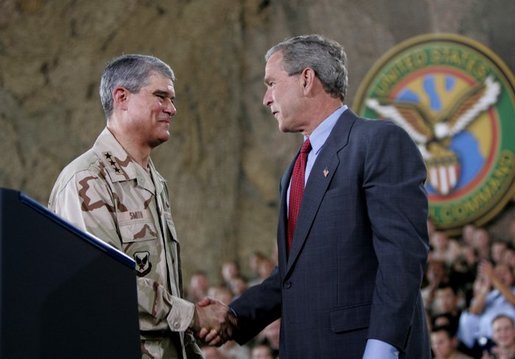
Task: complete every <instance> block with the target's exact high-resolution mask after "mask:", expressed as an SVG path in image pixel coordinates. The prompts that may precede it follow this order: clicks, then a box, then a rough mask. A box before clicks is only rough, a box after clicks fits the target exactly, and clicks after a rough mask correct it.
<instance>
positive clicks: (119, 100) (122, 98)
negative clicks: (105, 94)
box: [113, 87, 130, 110]
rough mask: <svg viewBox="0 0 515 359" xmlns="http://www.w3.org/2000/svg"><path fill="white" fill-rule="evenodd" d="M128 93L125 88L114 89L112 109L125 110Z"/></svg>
mask: <svg viewBox="0 0 515 359" xmlns="http://www.w3.org/2000/svg"><path fill="white" fill-rule="evenodd" d="M129 95H130V93H129V91H128V90H127V89H126V88H125V87H115V88H114V90H113V108H120V109H122V110H126V109H127V103H128V99H129Z"/></svg>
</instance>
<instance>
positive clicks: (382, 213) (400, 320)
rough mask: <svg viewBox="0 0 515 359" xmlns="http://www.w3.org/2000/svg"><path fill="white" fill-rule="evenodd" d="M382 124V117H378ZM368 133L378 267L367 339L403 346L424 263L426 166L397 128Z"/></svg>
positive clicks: (369, 197) (368, 191)
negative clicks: (380, 118) (371, 139)
mask: <svg viewBox="0 0 515 359" xmlns="http://www.w3.org/2000/svg"><path fill="white" fill-rule="evenodd" d="M381 122H382V121H381ZM376 129H377V130H378V131H376V132H375V133H372V136H371V138H373V139H374V140H373V141H368V145H367V151H366V156H365V162H364V169H363V173H364V177H363V189H364V191H365V197H366V205H367V209H368V216H369V219H370V223H371V226H372V232H373V246H374V250H375V254H376V256H377V259H378V271H377V275H376V284H375V290H374V294H373V301H372V311H371V316H370V318H371V319H370V327H369V335H368V337H369V338H371V339H378V340H381V341H384V342H387V343H390V344H392V345H394V346H395V347H397V348H399V349H400V350H403V349H404V348H405V346H406V343H407V340H408V338H409V333H410V330H411V327H412V323H413V318H414V315H417V314H416V313H417V312H418V311H417V307H418V306H420V305H421V303H420V285H421V281H422V276H423V273H424V268H425V265H426V261H427V254H428V250H429V246H428V234H427V196H426V192H425V189H424V182H425V179H426V170H425V165H424V162H423V160H422V156H421V155H420V152H419V150H418V148H417V147H416V146H415V144H414V143H413V141H412V140H411V138H409V136H408V135H407V133H406V132H405V131H404V130H403V129H401V128H400V127H398V126H396V125H393V124H390V123H384V125H383V126H377V127H376Z"/></svg>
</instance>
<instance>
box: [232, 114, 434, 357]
mask: <svg viewBox="0 0 515 359" xmlns="http://www.w3.org/2000/svg"><path fill="white" fill-rule="evenodd" d="M293 163H294V161H293V162H292V164H291V165H290V167H289V168H288V170H287V171H286V172H285V174H284V175H283V177H282V179H281V206H280V213H279V225H278V235H277V244H278V247H279V265H278V267H277V268H276V270H275V271H274V273H273V274H272V275H271V276H270V278H268V279H267V280H265V281H264V282H263V283H262V284H261V285H258V286H255V287H252V288H250V289H248V290H247V292H245V293H244V294H243V295H242V296H241V297H240V298H239V299H237V300H236V301H235V302H233V303H232V304H231V308H232V309H233V310H234V311H235V312H236V313H237V315H238V318H239V321H240V329H239V331H238V332H237V336H236V340H237V341H238V342H240V343H243V342H246V341H247V340H249V339H251V338H252V337H253V336H255V335H256V334H257V333H258V332H259V331H260V330H261V329H262V328H263V327H264V326H266V325H267V324H268V323H270V322H271V321H273V320H275V319H277V318H279V317H281V334H280V335H281V347H280V356H281V359H286V358H288V359H292V358H294V359H295V358H324V359H326V358H338V359H341V358H349V359H356V358H361V357H362V355H363V352H364V348H365V345H366V341H367V339H368V338H375V339H379V340H382V341H384V342H387V343H389V344H391V345H394V346H395V347H397V348H398V349H399V350H400V351H401V358H410V359H411V358H413V359H425V358H430V357H431V356H430V346H429V339H428V333H427V327H426V322H425V315H424V308H423V304H422V299H421V297H420V284H421V280H422V276H423V271H424V268H425V264H426V260H427V253H428V248H429V247H428V238H427V222H426V220H427V197H426V193H425V190H424V181H425V178H426V171H425V166H424V162H423V160H422V158H421V156H420V153H419V151H418V149H417V147H416V146H415V144H414V143H413V141H412V140H411V139H410V138H409V136H408V135H407V134H406V132H405V131H404V130H403V129H401V128H400V127H398V126H396V125H394V124H392V123H389V122H386V121H369V120H364V119H361V118H358V117H357V116H356V115H355V114H353V113H352V112H351V111H350V110H347V111H345V112H344V113H343V114H342V116H341V117H340V118H339V119H338V121H337V123H336V125H335V127H334V129H333V131H332V132H331V134H330V135H329V137H328V139H327V141H326V143H325V145H324V147H323V148H322V150H321V151H320V153H319V155H318V158H317V159H316V162H315V163H314V165H313V168H312V171H311V174H310V176H309V178H308V182H307V184H306V188H305V190H304V197H303V200H302V205H301V209H300V213H299V217H298V220H297V228H296V230H295V234H294V239H293V245H292V249H291V252H290V254H289V256H288V254H287V253H286V228H287V209H286V207H287V206H286V192H287V188H288V183H289V179H290V176H291V172H292V169H293Z"/></svg>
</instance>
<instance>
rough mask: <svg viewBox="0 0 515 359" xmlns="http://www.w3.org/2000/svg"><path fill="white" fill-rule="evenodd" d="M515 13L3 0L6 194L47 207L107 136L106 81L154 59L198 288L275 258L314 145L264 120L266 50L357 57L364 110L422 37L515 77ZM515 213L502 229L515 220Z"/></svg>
mask: <svg viewBox="0 0 515 359" xmlns="http://www.w3.org/2000/svg"><path fill="white" fill-rule="evenodd" d="M514 15H515V2H514V1H512V0H490V1H483V0H460V1H448V0H394V1H383V0H361V1H353V0H340V1H330V0H318V1H307V0H291V1H286V0H216V1H213V0H211V1H210V0H166V1H153V0H110V1H104V0H88V1H86V0H83V1H80V0H0V154H1V156H0V187H9V188H14V189H18V190H21V191H24V192H26V193H27V194H29V195H30V196H31V197H33V198H35V199H36V200H38V201H40V202H41V203H44V204H46V202H47V200H48V196H49V193H50V190H51V188H52V185H53V182H54V180H55V178H56V177H57V175H58V173H59V171H60V170H61V169H62V167H63V166H64V165H66V164H67V163H68V162H69V161H70V160H71V159H73V158H74V157H76V156H77V155H79V154H81V153H82V152H84V151H85V150H87V149H88V148H89V147H90V146H91V144H92V143H93V141H94V139H95V138H96V136H97V134H98V133H99V132H100V131H101V130H102V128H103V127H104V123H105V122H104V121H105V120H104V119H103V114H102V112H101V107H100V104H99V100H98V85H99V77H100V74H101V72H102V70H103V68H104V66H105V64H106V63H107V61H109V60H110V59H111V58H112V57H115V56H118V55H120V54H122V53H132V52H137V53H146V54H152V55H155V56H157V57H159V58H161V59H163V60H164V61H165V62H167V63H169V64H170V65H171V66H172V68H173V69H174V70H175V72H176V75H177V83H176V91H177V106H178V114H177V116H176V117H175V121H174V123H173V125H172V131H173V134H172V138H171V140H170V141H169V142H168V143H166V144H164V145H162V146H160V147H159V148H158V149H157V150H156V152H155V154H154V155H153V159H154V162H155V163H156V164H157V166H158V169H159V170H160V172H161V173H162V174H163V175H164V176H165V178H167V179H168V181H169V185H170V189H171V192H172V205H173V208H174V211H175V214H174V218H175V222H176V224H177V227H178V232H179V235H180V240H181V242H182V243H183V247H182V248H183V249H182V255H183V263H184V268H185V272H186V275H189V273H191V272H192V271H193V270H196V269H204V270H206V271H208V272H209V273H210V275H211V278H212V279H217V278H218V269H219V266H220V263H221V262H222V261H223V260H226V259H239V260H240V262H241V263H242V264H243V269H244V271H245V270H246V267H245V265H246V263H247V262H246V261H247V258H248V256H249V253H250V252H251V251H252V250H255V249H259V250H261V251H263V252H265V253H267V254H272V253H273V248H274V246H275V226H276V217H277V190H278V179H279V177H280V175H281V174H282V171H283V170H284V168H285V166H286V165H287V164H288V162H289V161H290V159H291V157H292V155H293V153H294V151H295V150H296V148H297V146H298V145H299V144H300V141H301V138H300V136H296V135H291V134H290V135H285V134H281V133H279V131H278V130H277V126H276V123H275V120H274V119H273V118H272V117H271V116H270V114H269V113H268V111H267V110H266V109H265V108H264V107H263V106H262V104H261V99H262V95H263V91H264V86H263V83H262V77H263V69H264V60H263V55H264V53H265V52H266V50H267V49H268V48H269V47H270V46H272V45H274V44H275V43H276V42H278V41H281V40H283V39H284V38H286V37H290V36H292V35H297V34H301V33H313V32H316V33H321V34H324V35H326V36H328V37H331V38H334V39H335V40H337V41H339V42H340V43H341V44H343V45H344V46H345V47H346V50H347V53H348V57H349V62H350V65H349V67H350V89H349V95H348V100H347V103H348V104H351V103H352V100H353V96H354V94H355V92H356V90H357V88H358V86H359V83H360V81H361V79H362V78H363V77H364V76H365V74H366V72H367V71H368V70H369V68H370V67H371V66H372V65H373V63H374V62H375V61H376V60H377V59H378V58H379V57H380V56H381V55H382V54H383V53H384V52H385V51H387V50H388V49H390V48H391V47H392V46H394V45H396V44H397V43H399V42H400V41H402V40H404V39H406V38H409V37H412V36H414V35H418V34H423V33H430V32H450V33H457V34H462V35H465V36H468V37H470V38H472V39H475V40H478V41H480V42H482V43H483V44H485V45H486V46H488V47H489V48H490V49H492V50H493V51H494V52H496V53H497V54H498V55H499V56H500V57H501V58H503V59H504V61H505V62H507V64H508V66H509V67H510V68H511V69H512V70H513V68H514V65H515V47H514V46H513V18H514ZM513 215H514V211H513V202H512V203H511V204H510V205H509V206H508V208H507V209H506V210H505V211H504V212H503V213H502V214H501V215H500V216H499V218H498V219H497V220H496V221H495V222H493V223H492V225H491V229H492V231H493V232H496V231H497V232H496V233H499V231H502V229H499V228H502V224H503V223H505V222H506V221H507V219H508V218H509V217H513Z"/></svg>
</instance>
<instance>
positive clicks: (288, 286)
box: [283, 281, 291, 289]
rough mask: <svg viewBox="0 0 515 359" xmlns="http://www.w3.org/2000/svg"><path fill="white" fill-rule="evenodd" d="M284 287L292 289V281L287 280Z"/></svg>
mask: <svg viewBox="0 0 515 359" xmlns="http://www.w3.org/2000/svg"><path fill="white" fill-rule="evenodd" d="M283 287H284V288H286V289H290V288H291V282H289V281H288V282H285V283H284V285H283Z"/></svg>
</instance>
